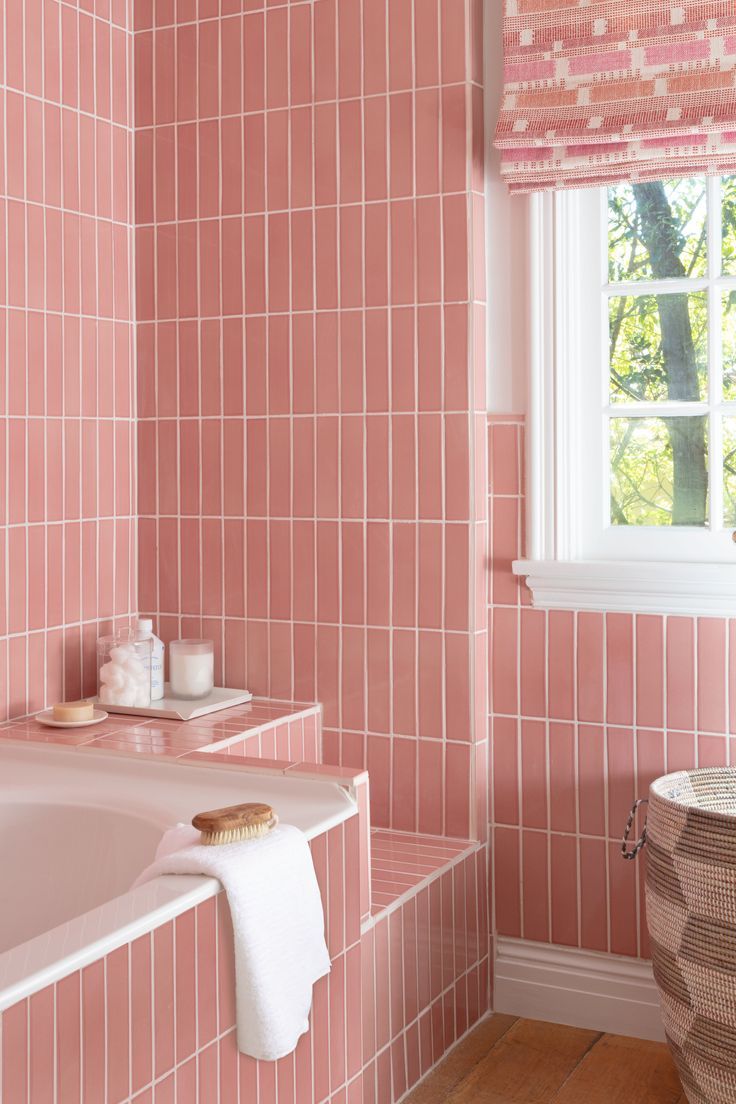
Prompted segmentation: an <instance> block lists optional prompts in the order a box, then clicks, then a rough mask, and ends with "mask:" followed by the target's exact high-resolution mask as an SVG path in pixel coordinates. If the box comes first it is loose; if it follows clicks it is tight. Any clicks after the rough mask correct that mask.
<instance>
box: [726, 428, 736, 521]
mask: <svg viewBox="0 0 736 1104" xmlns="http://www.w3.org/2000/svg"><path fill="white" fill-rule="evenodd" d="M723 524H724V525H725V526H728V527H729V528H730V527H731V526H736V418H724V419H723Z"/></svg>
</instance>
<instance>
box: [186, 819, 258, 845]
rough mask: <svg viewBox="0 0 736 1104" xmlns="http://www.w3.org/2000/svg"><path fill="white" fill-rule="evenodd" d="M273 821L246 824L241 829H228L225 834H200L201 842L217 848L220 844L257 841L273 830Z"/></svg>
mask: <svg viewBox="0 0 736 1104" xmlns="http://www.w3.org/2000/svg"><path fill="white" fill-rule="evenodd" d="M273 826H274V824H273V821H267V822H266V823H265V824H247V825H245V826H244V827H242V828H229V829H228V830H227V831H225V832H202V833H200V835H201V842H202V843H203V844H204V845H205V846H206V847H217V846H218V845H219V844H222V843H239V842H240V841H241V840H250V839H259V838H260V837H261V836H265V835H267V834H268V833H269V832H270V831H271V829H272V828H273Z"/></svg>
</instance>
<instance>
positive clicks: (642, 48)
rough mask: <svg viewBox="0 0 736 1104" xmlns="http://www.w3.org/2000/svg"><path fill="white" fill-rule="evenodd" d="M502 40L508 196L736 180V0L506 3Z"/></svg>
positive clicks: (501, 135)
mask: <svg viewBox="0 0 736 1104" xmlns="http://www.w3.org/2000/svg"><path fill="white" fill-rule="evenodd" d="M491 2H499V0H491ZM503 40H504V42H503V45H504V94H503V103H502V106H501V114H500V118H499V122H498V129H497V131H496V146H497V148H498V149H500V150H501V151H502V173H503V175H504V177H505V178H506V180H507V181H508V184H509V187H510V188H511V190H512V191H522V192H530V191H539V190H545V189H550V188H576V187H582V186H585V185H595V184H605V183H608V182H610V181H616V180H646V179H662V178H664V177H668V176H672V175H676V176H683V175H698V174H701V173H708V174H725V173H729V172H733V171H736V0H505V14H504V25H503Z"/></svg>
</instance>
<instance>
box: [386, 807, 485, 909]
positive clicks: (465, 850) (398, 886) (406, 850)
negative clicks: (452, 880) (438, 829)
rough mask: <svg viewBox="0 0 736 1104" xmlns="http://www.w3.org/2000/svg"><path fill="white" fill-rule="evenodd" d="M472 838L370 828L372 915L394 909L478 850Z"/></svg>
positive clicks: (477, 845)
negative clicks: (455, 837)
mask: <svg viewBox="0 0 736 1104" xmlns="http://www.w3.org/2000/svg"><path fill="white" fill-rule="evenodd" d="M479 846H480V845H479V844H478V843H476V842H474V841H473V840H458V839H445V838H443V837H441V836H423V835H419V834H418V833H413V832H393V831H391V830H389V829H387V828H373V829H372V830H371V916H372V917H375V916H378V915H379V914H380V913H382V912H384V911H386V910H387V909H391V908H393V907H395V906H396V905H397V903H398V902H401V901H403V900H404V899H405V898H407V897H411V896H413V895H414V894H415V893H417V892H418V890H419V889H420V888H422V887H423V886H425V885H427V884H428V883H429V882H431V881H433V880H434V879H435V878H438V877H439V876H440V875H441V874H442V872H443V871H445V870H447V869H448V868H449V867H452V866H454V865H455V864H456V863H458V862H461V861H462V860H463V859H465V858H467V856H468V855H470V854H472V853H473V852H474V851H477V849H478V847H479Z"/></svg>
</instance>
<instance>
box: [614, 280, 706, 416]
mask: <svg viewBox="0 0 736 1104" xmlns="http://www.w3.org/2000/svg"><path fill="white" fill-rule="evenodd" d="M608 313H609V341H610V365H611V374H610V397H611V402H613V403H616V402H641V401H645V402H659V401H663V400H669V401H670V402H704V401H705V400H706V399H707V397H708V297H707V294H706V292H704V291H698V292H693V293H692V294H691V295H686V294H679V293H678V294H675V295H615V296H613V298H611V299H610V300H609V306H608Z"/></svg>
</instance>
